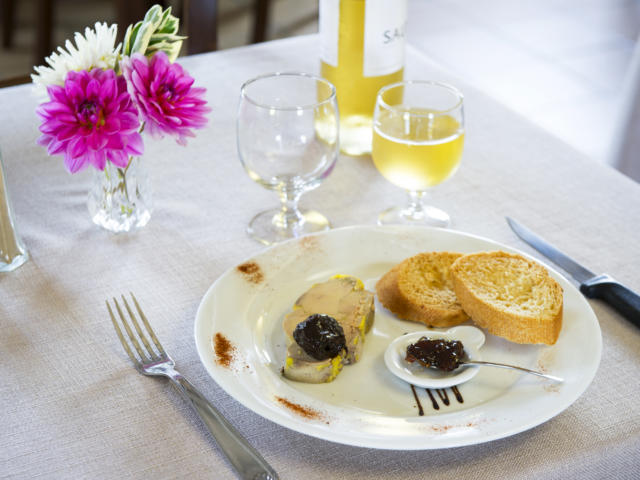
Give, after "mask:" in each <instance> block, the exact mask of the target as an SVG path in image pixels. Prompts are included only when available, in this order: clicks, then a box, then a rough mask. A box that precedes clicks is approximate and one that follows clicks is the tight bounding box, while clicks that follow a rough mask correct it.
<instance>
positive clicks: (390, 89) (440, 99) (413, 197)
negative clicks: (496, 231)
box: [371, 81, 464, 227]
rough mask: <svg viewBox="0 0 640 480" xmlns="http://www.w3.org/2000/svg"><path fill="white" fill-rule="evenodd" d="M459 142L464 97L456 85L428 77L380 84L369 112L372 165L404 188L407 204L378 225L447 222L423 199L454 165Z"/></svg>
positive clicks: (383, 216) (457, 162) (387, 212)
mask: <svg viewBox="0 0 640 480" xmlns="http://www.w3.org/2000/svg"><path fill="white" fill-rule="evenodd" d="M463 144H464V108H463V97H462V94H461V93H460V92H459V91H458V90H457V89H456V88H454V87H452V86H450V85H447V84H445V83H440V82H432V81H405V82H398V83H393V84H391V85H387V86H386V87H384V88H382V89H381V90H380V91H379V92H378V96H377V98H376V106H375V111H374V115H373V144H372V153H371V154H372V157H373V163H374V164H375V166H376V168H377V169H378V171H379V172H380V173H381V174H382V175H383V176H384V177H385V178H386V179H387V180H389V181H390V182H391V183H393V184H394V185H397V186H398V187H401V188H404V189H405V190H406V191H407V194H408V202H407V204H406V205H404V206H397V207H392V208H390V209H388V210H385V211H384V212H382V213H381V214H380V215H379V217H378V224H380V225H386V224H393V223H402V224H412V225H430V226H435V227H447V226H449V224H450V223H451V220H450V218H449V215H448V214H447V213H446V212H444V211H442V210H440V209H438V208H436V207H433V206H430V205H425V204H424V203H423V201H424V197H425V196H426V194H427V191H428V190H429V189H430V188H432V187H434V186H435V185H438V184H440V183H442V182H443V181H445V180H446V179H448V178H450V177H451V176H452V175H453V174H454V173H455V171H456V170H457V169H458V166H459V165H460V159H461V157H462V149H463Z"/></svg>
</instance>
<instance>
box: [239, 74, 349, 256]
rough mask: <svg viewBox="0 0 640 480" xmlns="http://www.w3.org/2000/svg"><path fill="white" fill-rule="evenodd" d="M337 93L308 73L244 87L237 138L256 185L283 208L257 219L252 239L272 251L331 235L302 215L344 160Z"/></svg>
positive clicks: (316, 218)
mask: <svg viewBox="0 0 640 480" xmlns="http://www.w3.org/2000/svg"><path fill="white" fill-rule="evenodd" d="M338 123H339V118H338V104H337V102H336V89H335V87H334V86H333V85H332V84H331V83H330V82H328V81H327V80H324V79H322V78H320V77H316V76H314V75H310V74H306V73H272V74H267V75H262V76H259V77H257V78H254V79H252V80H249V81H247V82H246V83H245V84H244V85H242V88H241V93H240V106H239V110H238V121H237V138H238V153H239V155H240V161H241V162H242V165H243V166H244V168H245V170H246V171H247V173H248V174H249V177H251V179H252V180H254V181H255V182H257V183H259V184H260V185H262V186H263V187H265V188H267V189H270V190H275V191H276V192H277V193H278V196H279V197H280V207H279V208H273V209H270V210H267V211H264V212H261V213H259V214H258V215H256V216H255V217H254V218H253V219H252V220H251V222H250V223H249V226H248V228H247V233H248V234H249V235H250V236H251V237H253V238H255V239H256V240H258V241H260V242H262V243H264V244H266V245H270V244H273V243H276V242H279V241H282V240H286V239H288V238H292V237H298V236H301V235H304V234H306V233H311V232H318V231H322V230H327V229H329V226H330V225H329V221H328V220H327V219H326V218H325V217H324V215H322V214H320V213H318V212H316V211H306V212H302V211H300V210H299V208H298V200H299V198H300V196H301V195H302V194H303V193H304V192H306V191H309V190H312V189H314V188H316V187H318V186H319V185H320V183H322V181H323V180H324V179H325V178H326V177H327V176H328V175H329V174H330V173H331V171H332V170H333V167H334V165H335V163H336V159H337V158H338Z"/></svg>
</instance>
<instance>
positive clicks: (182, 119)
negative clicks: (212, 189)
mask: <svg viewBox="0 0 640 480" xmlns="http://www.w3.org/2000/svg"><path fill="white" fill-rule="evenodd" d="M120 67H121V68H122V74H123V75H124V78H126V79H127V87H128V89H129V93H130V94H131V97H133V100H134V102H135V103H136V105H137V106H138V110H139V111H140V116H141V118H142V121H143V122H145V130H146V131H148V132H149V133H150V134H151V136H152V137H155V138H158V137H163V136H165V135H172V136H175V137H176V141H177V142H178V143H179V144H180V145H186V143H187V137H195V134H194V133H193V131H192V129H193V128H202V127H204V126H205V125H206V123H207V118H206V117H205V113H207V112H210V111H211V109H210V108H209V107H207V106H206V103H207V102H206V100H204V98H203V97H204V93H205V92H206V90H205V89H204V88H195V87H192V85H193V78H192V77H191V76H189V74H188V73H187V72H186V71H185V70H184V69H183V68H182V67H181V66H180V65H179V64H177V63H171V62H170V61H169V58H168V57H167V55H166V53H164V52H162V51H161V52H158V53H156V54H155V55H154V56H153V57H151V59H148V58H147V57H145V56H144V55H142V54H140V53H134V54H133V56H131V57H130V58H129V57H125V58H124V59H123V60H122V61H121V62H120Z"/></svg>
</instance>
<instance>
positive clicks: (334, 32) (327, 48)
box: [318, 0, 340, 67]
mask: <svg viewBox="0 0 640 480" xmlns="http://www.w3.org/2000/svg"><path fill="white" fill-rule="evenodd" d="M339 28H340V0H320V5H319V16H318V29H319V30H320V58H321V59H322V61H323V62H325V63H328V64H329V65H331V66H332V67H337V66H338V33H339Z"/></svg>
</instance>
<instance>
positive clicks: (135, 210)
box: [87, 157, 153, 233]
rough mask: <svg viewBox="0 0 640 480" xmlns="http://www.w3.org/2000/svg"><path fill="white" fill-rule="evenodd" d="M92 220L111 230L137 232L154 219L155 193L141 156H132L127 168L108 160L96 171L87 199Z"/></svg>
mask: <svg viewBox="0 0 640 480" xmlns="http://www.w3.org/2000/svg"><path fill="white" fill-rule="evenodd" d="M87 208H88V209H89V215H90V216H91V220H92V221H93V223H95V224H96V225H98V226H100V227H102V228H104V229H105V230H108V231H110V232H112V233H126V232H134V231H136V230H138V229H140V228H142V227H144V226H145V225H146V224H147V223H149V220H150V219H151V212H152V210H153V195H152V190H151V184H150V180H149V175H148V174H147V171H146V169H145V168H144V163H143V162H142V159H141V158H140V157H132V158H131V160H130V161H129V166H128V167H127V168H118V167H116V166H115V165H113V164H112V163H111V162H107V164H106V166H105V168H104V171H99V170H95V172H94V178H93V185H92V188H91V190H90V191H89V196H88V198H87Z"/></svg>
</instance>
